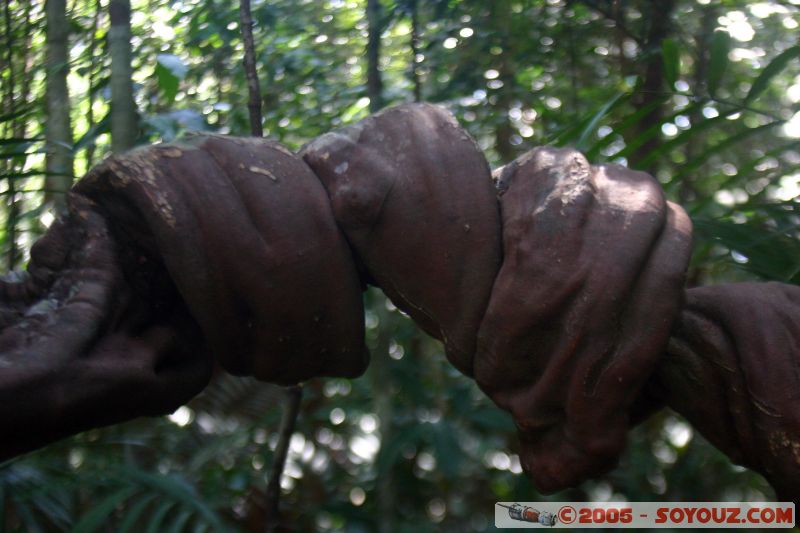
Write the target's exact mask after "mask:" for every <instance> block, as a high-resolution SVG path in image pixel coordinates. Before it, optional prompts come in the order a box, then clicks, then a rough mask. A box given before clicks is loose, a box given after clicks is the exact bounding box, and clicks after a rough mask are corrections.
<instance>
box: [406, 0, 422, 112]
mask: <svg viewBox="0 0 800 533" xmlns="http://www.w3.org/2000/svg"><path fill="white" fill-rule="evenodd" d="M409 9H410V10H411V82H412V84H413V87H414V101H415V102H421V101H422V78H421V76H420V72H419V68H420V64H419V61H418V60H417V58H418V57H419V45H420V37H419V5H418V3H417V0H411V3H410V5H409Z"/></svg>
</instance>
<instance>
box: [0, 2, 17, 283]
mask: <svg viewBox="0 0 800 533" xmlns="http://www.w3.org/2000/svg"><path fill="white" fill-rule="evenodd" d="M3 15H4V20H5V32H6V57H5V58H4V59H5V60H6V62H7V63H8V65H7V67H6V68H8V79H7V83H6V85H5V94H4V95H3V97H4V99H5V111H6V113H12V112H13V111H14V108H15V95H14V92H15V89H16V87H15V80H14V76H15V74H14V34H13V24H12V21H13V19H12V15H11V7H10V6H9V2H8V1H6V3H5V6H4V10H3ZM6 128H7V129H6V131H5V133H6V135H8V136H10V137H13V136H15V135H14V134H15V131H14V130H15V126H14V125H13V124H11V123H9V124H8V125H7V126H6ZM3 163H4V166H5V167H6V172H7V174H6V175H7V176H8V215H7V217H6V239H7V241H8V256H7V267H8V270H13V269H14V267H15V266H16V264H17V256H18V251H17V219H18V218H19V208H18V204H17V193H16V183H15V182H14V178H13V177H12V176H11V174H12V173H13V171H14V168H15V164H14V160H13V159H6V160H5V161H4V162H3Z"/></svg>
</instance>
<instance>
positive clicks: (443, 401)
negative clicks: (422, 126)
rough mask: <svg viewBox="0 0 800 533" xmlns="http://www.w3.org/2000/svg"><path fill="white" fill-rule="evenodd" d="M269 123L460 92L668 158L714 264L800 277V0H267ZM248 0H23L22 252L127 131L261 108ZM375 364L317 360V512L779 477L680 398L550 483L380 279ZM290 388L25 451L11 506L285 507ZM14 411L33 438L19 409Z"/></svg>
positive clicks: (223, 517) (302, 498)
mask: <svg viewBox="0 0 800 533" xmlns="http://www.w3.org/2000/svg"><path fill="white" fill-rule="evenodd" d="M251 2H252V4H251V6H250V7H251V10H252V19H253V34H254V42H255V64H256V68H257V72H258V78H259V82H260V89H261V102H260V104H261V108H262V110H263V120H262V126H263V132H264V135H265V136H268V137H271V138H273V139H276V140H279V141H281V142H282V143H285V144H286V145H287V146H289V147H292V148H297V147H299V146H300V145H302V143H304V142H306V141H308V140H309V139H311V138H313V137H314V136H316V135H319V134H321V133H324V132H326V131H328V130H330V129H332V128H335V127H337V126H339V125H342V124H345V123H349V122H353V121H355V120H358V119H359V118H362V117H363V116H365V115H366V114H367V113H369V112H370V111H375V110H378V109H380V108H381V107H384V106H386V105H391V104H394V103H399V102H404V101H412V100H420V99H421V100H428V101H433V102H437V103H441V104H443V105H445V106H447V107H448V108H450V109H451V110H452V111H453V112H454V113H455V114H456V116H457V117H458V119H459V120H460V121H461V123H462V124H463V125H464V126H465V127H466V128H467V129H468V130H469V131H470V132H471V134H472V135H473V136H474V137H475V138H476V139H477V140H478V142H479V144H480V146H481V147H482V148H483V149H484V151H485V152H486V154H487V156H488V157H489V158H490V160H491V163H492V164H493V166H497V165H500V164H502V163H503V162H506V161H510V160H511V159H513V158H514V157H516V156H517V155H520V154H522V153H523V152H525V151H526V150H528V149H530V148H531V147H533V146H537V145H542V144H552V145H558V146H563V145H571V146H576V147H578V148H580V149H581V150H583V151H585V152H586V153H587V155H588V156H589V159H590V160H592V161H595V162H601V161H614V162H619V163H622V164H627V165H629V166H631V167H633V168H637V169H641V170H646V171H648V172H650V173H652V174H653V175H655V176H656V177H657V178H658V179H659V180H660V181H661V183H662V184H663V186H664V187H665V189H666V190H667V192H668V194H669V196H670V197H671V199H673V200H676V201H678V202H680V203H681V204H683V205H684V206H685V207H686V208H687V210H688V211H689V213H690V214H691V216H692V219H693V221H694V224H695V228H696V237H695V239H696V241H695V251H694V256H693V259H692V263H691V268H690V272H689V283H690V284H691V285H696V284H708V283H719V282H724V281H731V280H745V279H761V280H780V281H784V282H790V283H797V282H798V281H800V242H799V241H798V222H800V218H798V214H799V213H798V210H799V209H800V202H798V198H797V196H798V193H800V70H799V69H798V66H799V65H798V64H799V63H800V59H798V58H799V57H800V40H799V39H798V38H799V37H800V32H799V31H798V29H797V28H798V25H799V24H800V0H786V1H779V0H770V1H763V2H744V1H738V0H723V1H716V2H715V1H710V0H656V1H644V0H493V1H491V2H488V1H484V0H358V1H356V0H251ZM240 24H241V22H240V6H239V3H238V2H236V1H235V0H130V2H129V0H66V1H65V0H48V1H47V2H45V1H43V0H33V1H28V0H4V1H3V7H2V13H0V28H2V29H1V30H0V32H1V33H2V36H0V41H2V43H3V48H2V53H1V54H0V55H2V57H1V58H0V69H1V70H0V83H2V85H1V86H0V103H1V104H2V112H0V134H1V137H0V198H2V206H0V254H1V257H2V263H3V267H4V270H5V269H9V270H10V269H15V268H23V267H24V266H25V263H26V261H27V258H28V249H29V247H30V245H31V243H32V242H34V241H35V239H36V238H37V237H38V236H39V235H41V233H42V232H43V231H44V230H45V229H46V228H47V226H48V225H49V224H50V223H52V221H53V220H54V218H55V216H56V215H57V213H58V209H59V208H60V206H61V205H62V203H63V193H64V191H65V190H66V188H68V187H69V184H70V183H71V182H72V181H73V180H74V179H76V178H79V177H80V176H81V175H83V174H84V173H85V172H86V170H87V169H88V168H89V167H91V166H92V165H93V164H95V163H97V162H98V161H99V160H100V159H101V158H103V157H104V156H105V155H107V154H108V153H110V152H111V151H122V150H125V149H127V148H129V147H131V146H133V145H137V144H144V143H151V142H158V141H169V140H172V139H174V138H176V137H178V136H180V135H182V134H183V133H185V132H187V131H192V130H204V131H213V132H219V133H229V134H240V135H247V134H249V132H250V126H249V123H248V120H249V115H248V84H247V79H246V77H245V73H244V69H243V66H242V63H243V44H242V37H241V31H240V30H241V28H240ZM365 298H366V303H367V313H366V326H367V342H368V344H369V347H370V348H371V350H372V352H373V364H372V365H371V367H370V369H369V370H368V372H367V373H366V375H365V376H363V377H361V378H359V379H355V380H352V381H348V380H337V379H327V380H314V381H312V382H309V383H307V384H306V385H305V387H304V394H303V400H302V404H301V412H300V416H299V419H298V422H297V427H296V429H295V432H294V434H293V436H292V438H291V442H290V447H289V455H288V460H287V463H286V467H285V469H284V472H283V475H282V477H281V487H282V491H283V494H282V500H281V508H282V520H283V521H284V523H285V524H289V525H291V526H292V527H293V528H294V529H295V530H297V531H312V530H320V531H327V530H346V531H354V532H357V531H380V532H391V531H409V532H411V531H413V532H424V531H482V530H491V529H493V512H494V510H493V504H494V502H496V501H503V500H520V501H536V500H547V499H549V500H554V501H555V500H630V501H636V500H643V501H648V500H662V499H663V500H723V501H724V500H763V499H771V498H774V494H773V493H772V491H771V489H770V488H769V486H768V485H767V484H766V483H765V482H764V480H763V479H762V478H761V477H760V476H758V475H756V474H753V473H751V472H749V471H746V470H745V469H743V468H740V467H736V466H733V465H731V464H730V462H729V461H728V460H727V459H726V458H725V457H724V456H723V455H721V454H720V453H719V452H717V451H716V450H715V449H714V448H712V447H711V446H710V445H709V444H708V443H707V442H706V441H705V440H704V439H703V438H702V437H701V436H700V435H698V434H697V433H695V432H694V431H692V429H691V428H690V427H689V426H688V425H687V424H686V423H685V422H684V421H683V420H681V419H680V418H679V417H677V416H675V415H674V414H672V413H669V412H662V413H660V414H658V415H656V416H654V417H653V418H651V419H650V420H648V421H647V422H645V423H644V424H642V425H641V426H639V427H638V428H636V429H635V430H634V431H632V433H631V436H630V439H629V446H628V449H627V452H626V453H625V455H624V457H623V458H622V461H621V464H620V466H619V467H618V468H617V469H616V470H614V471H613V472H611V473H610V474H608V475H606V476H604V477H603V478H602V479H598V480H594V481H589V482H586V483H584V484H583V485H582V486H580V487H579V488H576V489H574V490H570V491H566V492H563V493H560V494H556V495H551V496H546V497H545V496H542V495H540V494H538V493H537V492H536V490H535V489H534V488H533V486H532V484H531V483H530V482H529V481H528V480H527V479H526V477H525V476H524V475H523V474H521V468H520V464H519V458H518V456H517V455H516V453H515V452H516V450H517V440H516V436H515V434H514V428H513V424H512V422H511V420H510V418H509V416H507V415H506V414H505V413H503V412H501V411H500V410H498V409H496V408H495V407H494V406H493V405H492V404H491V402H490V401H489V400H488V399H487V398H486V397H484V395H483V394H481V393H480V391H479V390H478V389H477V387H476V386H475V385H474V384H473V383H472V382H471V381H470V380H468V379H466V378H464V377H463V376H461V375H459V374H458V373H457V372H456V371H455V370H454V369H453V368H451V367H450V366H449V365H448V364H447V363H446V361H445V359H444V357H443V354H442V350H441V346H440V345H439V343H437V342H435V341H432V340H431V339H429V338H427V337H426V336H424V335H423V334H422V333H421V332H420V331H419V330H418V329H417V328H416V327H415V326H414V325H413V324H412V323H411V322H410V321H409V320H408V319H407V318H406V317H405V316H403V314H402V313H400V312H399V311H397V309H395V308H394V307H393V306H392V305H391V304H390V303H389V302H387V300H386V299H385V298H384V297H383V296H382V295H381V293H379V292H377V291H369V292H367V293H366V294H365ZM284 398H285V396H284V393H283V391H282V390H281V389H279V388H277V387H273V386H269V385H264V384H259V383H256V382H254V381H252V380H248V379H237V378H231V377H224V376H220V377H218V378H216V379H215V380H214V382H213V383H212V384H211V386H210V387H209V388H208V390H207V391H206V392H204V393H203V394H201V395H200V396H199V397H198V398H196V399H195V400H193V401H192V402H191V403H189V404H188V405H187V406H185V407H181V408H180V409H179V410H178V411H176V412H175V413H174V414H172V415H171V416H169V417H163V418H161V419H147V420H144V419H140V420H136V421H133V422H130V423H127V424H123V425H119V426H115V427H111V428H106V429H101V430H95V431H89V432H87V433H84V434H82V435H79V436H76V437H74V438H70V439H66V440H64V441H61V442H58V443H56V444H53V445H51V446H49V447H47V448H45V449H43V450H40V451H38V452H35V453H32V454H29V455H27V456H25V457H21V458H17V459H15V460H12V461H9V462H6V463H5V464H3V465H0V531H51V530H56V531H60V530H74V531H83V532H85V531H119V532H122V533H124V532H126V531H148V532H149V531H153V532H155V531H175V532H179V531H214V532H216V531H226V530H230V531H262V530H264V528H265V520H266V518H265V511H264V508H263V504H262V502H263V499H264V492H265V486H266V482H267V478H268V474H269V467H270V464H271V462H272V457H273V454H274V450H275V447H276V444H277V441H278V426H279V421H280V418H281V411H282V405H283V403H284ZM0 438H11V436H8V435H3V436H2V437H0Z"/></svg>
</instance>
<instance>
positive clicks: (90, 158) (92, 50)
mask: <svg viewBox="0 0 800 533" xmlns="http://www.w3.org/2000/svg"><path fill="white" fill-rule="evenodd" d="M102 10H103V6H102V5H101V3H100V0H95V9H94V17H93V18H92V36H91V38H90V41H89V52H88V53H89V88H88V90H87V95H86V99H87V100H88V103H87V105H88V108H87V109H86V122H87V123H88V129H89V130H91V129H92V128H93V127H94V126H95V118H94V97H95V94H94V91H95V85H96V84H97V80H96V76H97V70H96V69H95V67H94V64H95V56H96V55H97V30H98V29H99V28H100V13H101V12H102ZM94 151H95V144H94V142H91V143H89V145H88V146H87V147H86V168H91V167H92V163H93V162H94Z"/></svg>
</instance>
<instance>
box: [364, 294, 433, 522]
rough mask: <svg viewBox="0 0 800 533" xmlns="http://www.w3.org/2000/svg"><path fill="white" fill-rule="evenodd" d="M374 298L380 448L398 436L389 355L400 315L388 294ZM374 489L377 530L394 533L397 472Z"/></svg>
mask: <svg viewBox="0 0 800 533" xmlns="http://www.w3.org/2000/svg"><path fill="white" fill-rule="evenodd" d="M372 292H373V296H374V297H375V298H374V300H377V305H375V306H373V309H377V312H378V318H379V320H380V324H381V330H380V332H379V334H378V345H377V347H376V349H375V351H374V352H373V353H372V357H371V358H370V364H369V368H368V369H367V377H368V379H369V383H370V385H371V388H372V409H373V411H374V412H375V414H376V415H377V416H378V420H379V424H380V425H379V428H380V437H381V443H380V446H381V448H384V447H386V446H389V445H390V443H391V442H392V439H393V438H394V437H395V435H394V433H395V431H394V429H393V427H392V426H393V424H392V422H393V420H394V406H393V398H392V395H393V391H392V389H393V386H392V373H391V367H390V365H391V359H390V357H389V348H390V346H391V341H392V337H393V336H395V335H396V334H397V327H398V323H399V317H398V316H397V314H396V313H395V314H391V313H390V312H389V311H388V310H387V309H386V305H385V301H386V297H385V296H384V295H383V294H381V293H379V292H378V291H376V290H373V291H372ZM419 338H420V337H419V335H415V336H414V337H413V342H415V343H416V346H419ZM409 351H410V352H411V353H410V354H408V355H409V356H411V357H419V353H418V350H416V349H414V347H411V349H410V350H409ZM375 489H376V490H375V492H376V497H377V510H378V515H379V516H380V517H381V518H380V520H378V529H377V530H378V533H392V532H393V531H394V530H395V523H394V516H395V514H396V513H395V499H396V498H395V495H396V491H395V484H394V475H393V473H392V469H391V468H387V469H386V471H385V472H384V473H383V474H381V475H380V476H379V477H378V479H376V480H375Z"/></svg>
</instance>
